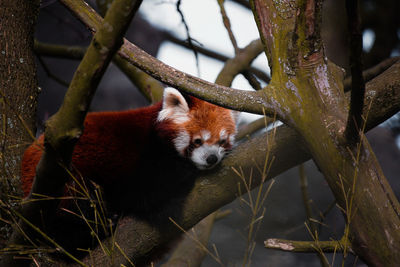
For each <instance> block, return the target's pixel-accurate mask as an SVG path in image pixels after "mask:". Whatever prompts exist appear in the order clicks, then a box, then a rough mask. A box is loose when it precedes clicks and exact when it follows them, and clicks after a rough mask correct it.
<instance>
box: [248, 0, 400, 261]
mask: <svg viewBox="0 0 400 267" xmlns="http://www.w3.org/2000/svg"><path fill="white" fill-rule="evenodd" d="M321 5H322V3H321V1H312V0H310V1H281V2H279V3H278V2H275V1H269V0H255V1H252V6H253V12H254V13H255V17H256V21H257V24H258V27H259V31H260V33H261V34H262V40H263V41H264V44H265V46H266V52H267V55H268V56H269V60H270V62H271V64H272V73H273V74H272V80H271V84H276V86H277V87H279V88H281V89H280V90H279V92H278V91H276V101H277V102H278V103H280V104H281V106H282V107H283V108H282V109H281V110H280V111H279V112H281V113H282V114H281V117H282V118H283V119H284V121H285V123H287V124H288V125H290V126H291V127H293V128H294V129H296V130H297V131H298V132H299V133H300V135H301V136H302V137H303V139H304V141H305V143H306V146H307V148H308V149H309V151H310V152H311V154H312V157H313V159H314V161H315V162H316V164H317V165H318V167H319V168H320V170H321V171H322V173H323V174H324V175H325V178H326V180H327V182H328V184H329V186H330V188H331V189H332V191H333V193H334V195H335V198H336V200H337V203H338V205H339V206H340V207H341V208H342V211H343V215H344V217H345V220H346V223H347V227H346V231H345V233H344V235H345V237H346V238H347V237H349V238H350V241H351V245H352V248H353V250H354V251H355V252H356V253H357V255H358V256H359V257H361V258H362V259H363V260H364V261H365V262H366V263H367V264H369V265H373V266H396V265H398V264H399V263H400V255H399V254H398V251H399V250H400V231H398V229H399V228H400V206H399V203H398V201H397V199H396V197H395V195H394V194H393V192H392V190H391V188H390V186H389V184H388V183H387V181H386V179H385V177H384V175H383V173H382V170H381V168H380V166H379V163H378V162H377V160H376V158H375V155H374V153H373V151H372V150H371V149H370V147H369V144H368V141H367V140H366V138H365V137H364V136H363V134H362V133H361V134H360V140H361V141H360V143H359V144H357V145H352V144H350V143H346V140H345V139H344V136H343V132H344V129H345V125H346V119H345V117H346V114H347V112H348V104H347V101H346V98H345V97H344V94H343V80H342V77H341V74H340V70H339V69H338V68H337V67H336V66H335V65H334V64H332V63H330V62H329V61H328V60H327V59H326V57H325V55H324V50H323V47H322V45H321V40H320V34H319V25H320V23H321V18H320V7H321ZM372 101H374V100H372Z"/></svg>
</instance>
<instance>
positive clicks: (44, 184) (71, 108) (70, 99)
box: [1, 0, 141, 266]
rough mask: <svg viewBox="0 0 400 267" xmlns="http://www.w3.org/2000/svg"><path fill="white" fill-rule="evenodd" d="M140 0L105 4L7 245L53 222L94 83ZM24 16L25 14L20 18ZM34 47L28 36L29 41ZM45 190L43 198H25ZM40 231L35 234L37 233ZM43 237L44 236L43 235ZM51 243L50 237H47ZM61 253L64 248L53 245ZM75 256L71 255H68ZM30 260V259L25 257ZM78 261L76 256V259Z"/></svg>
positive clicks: (8, 262) (49, 128)
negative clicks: (15, 228) (97, 29)
mask: <svg viewBox="0 0 400 267" xmlns="http://www.w3.org/2000/svg"><path fill="white" fill-rule="evenodd" d="M140 4H141V1H140V0H138V1H135V0H116V1H114V2H113V4H112V6H111V7H110V10H109V12H107V15H106V17H105V19H104V23H103V25H102V26H101V27H100V29H99V31H98V32H97V33H96V34H95V35H94V37H93V39H92V42H91V44H90V46H89V48H88V50H87V52H86V54H85V56H84V58H83V59H82V61H81V64H80V65H79V67H78V69H77V71H76V72H75V75H74V77H73V80H72V82H71V85H70V87H69V89H68V91H67V93H66V95H65V97H64V102H63V105H62V106H61V108H60V109H59V111H58V112H57V113H56V114H55V115H54V116H52V117H51V118H50V119H49V120H48V122H47V124H46V131H45V142H44V153H43V155H42V158H41V160H40V162H39V164H38V166H37V174H36V177H35V180H34V182H33V185H32V189H31V192H30V194H29V196H28V197H27V201H25V202H23V203H22V204H23V205H22V209H21V214H20V215H18V214H19V213H16V214H17V215H18V216H19V219H20V220H19V222H18V225H19V228H20V229H21V230H22V232H20V231H14V232H13V235H12V236H11V238H10V240H9V245H10V247H16V246H23V245H27V244H29V245H31V244H32V245H34V244H33V243H32V241H31V240H30V239H29V238H28V240H27V239H26V238H25V237H26V236H29V237H30V238H32V236H34V235H35V234H36V235H37V234H38V233H37V232H38V230H37V229H36V228H34V227H32V225H34V226H35V227H37V228H39V229H45V228H46V225H47V224H51V223H52V219H53V218H54V216H53V215H54V214H55V212H56V208H57V206H58V204H59V201H60V199H59V198H57V197H61V196H62V195H63V193H64V185H65V182H66V181H67V179H68V178H69V176H68V173H67V172H66V171H65V170H66V169H67V168H68V167H69V164H70V160H71V155H72V151H73V148H74V145H75V143H76V141H77V140H78V139H79V136H80V135H81V133H82V131H83V121H84V119H85V116H86V113H87V112H88V109H89V106H90V103H91V100H92V98H93V95H94V92H95V91H96V89H97V85H98V83H99V81H100V79H101V77H102V75H103V73H104V72H105V70H106V68H107V66H108V64H109V63H110V61H111V59H112V57H113V56H114V53H115V52H116V51H117V50H118V48H119V47H120V46H121V44H122V38H123V37H122V36H123V35H124V34H125V31H126V29H127V28H128V26H129V24H130V21H131V19H132V17H133V15H134V14H135V13H136V11H137V9H138V8H139V6H140ZM25 19H26V18H25ZM31 48H33V42H32V43H31ZM41 196H48V197H51V198H52V199H49V200H48V201H30V200H37V199H40V198H41ZM39 236H40V235H39ZM45 239H46V238H45ZM47 241H49V242H50V243H53V245H55V244H54V241H52V240H50V239H49V238H47ZM56 247H58V248H59V249H61V251H63V252H64V253H65V254H68V252H67V251H65V250H63V249H62V248H61V247H59V246H57V245H56ZM70 257H71V258H74V257H73V256H70ZM28 260H29V259H28ZM75 261H77V262H79V260H77V259H75ZM1 264H2V266H25V265H26V264H27V259H26V258H25V259H22V260H21V259H15V258H14V255H13V254H8V255H6V256H5V257H4V258H3V261H2V262H1Z"/></svg>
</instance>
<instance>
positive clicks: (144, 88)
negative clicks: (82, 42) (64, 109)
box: [34, 40, 164, 102]
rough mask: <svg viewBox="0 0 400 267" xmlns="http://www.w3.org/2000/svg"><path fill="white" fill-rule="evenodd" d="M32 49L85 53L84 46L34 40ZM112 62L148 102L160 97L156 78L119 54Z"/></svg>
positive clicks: (63, 55)
mask: <svg viewBox="0 0 400 267" xmlns="http://www.w3.org/2000/svg"><path fill="white" fill-rule="evenodd" d="M34 49H35V52H36V53H37V54H39V55H43V56H49V57H58V58H67V59H82V58H83V56H84V55H85V53H86V47H81V46H65V45H56V44H47V43H42V42H39V41H36V40H35V46H34ZM113 62H114V63H115V64H116V65H117V66H118V68H119V69H120V70H121V71H122V72H123V73H124V74H125V75H126V76H127V77H128V78H129V80H130V81H131V82H132V83H133V84H134V85H135V86H136V87H137V88H138V89H139V91H140V92H141V93H142V94H143V95H144V96H145V97H146V99H147V100H148V101H149V102H157V101H159V100H160V99H161V98H162V93H163V90H164V87H163V86H162V85H161V83H160V82H158V81H157V80H156V79H154V78H152V77H151V76H149V75H147V74H146V73H144V72H143V71H141V70H139V69H138V68H136V67H135V66H133V65H132V64H130V63H129V62H128V61H126V60H124V59H122V58H121V57H120V56H119V55H115V56H114V58H113Z"/></svg>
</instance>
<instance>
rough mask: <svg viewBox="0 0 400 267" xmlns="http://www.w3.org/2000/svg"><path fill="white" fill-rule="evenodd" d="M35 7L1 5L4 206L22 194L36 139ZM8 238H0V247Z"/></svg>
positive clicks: (0, 191)
mask: <svg viewBox="0 0 400 267" xmlns="http://www.w3.org/2000/svg"><path fill="white" fill-rule="evenodd" d="M38 7H39V0H30V1H27V0H2V1H0V18H1V19H0V109H1V115H0V116H1V119H0V135H1V137H0V140H1V141H0V149H1V150H0V200H2V201H3V202H4V205H6V206H7V205H9V204H11V203H10V201H11V200H10V198H9V196H10V195H20V193H21V191H20V186H19V173H20V171H19V169H20V160H21V156H22V154H23V152H24V150H25V148H26V147H27V145H29V144H30V143H32V137H34V135H35V118H36V102H37V96H38V93H39V88H38V83H37V79H36V65H35V61H34V56H33V32H34V26H35V23H36V17H37V13H38ZM1 211H2V212H3V211H4V210H3V209H1ZM1 216H2V217H3V216H4V214H3V213H2V214H1ZM1 224H3V222H1ZM2 226H3V225H0V228H1V229H2V230H4V229H7V227H5V228H3V227H2ZM8 234H9V233H7V232H2V233H1V234H0V247H2V245H4V244H3V241H4V240H3V239H7V237H8Z"/></svg>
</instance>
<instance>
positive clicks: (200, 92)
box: [60, 0, 276, 115]
mask: <svg viewBox="0 0 400 267" xmlns="http://www.w3.org/2000/svg"><path fill="white" fill-rule="evenodd" d="M60 1H61V3H63V4H64V5H65V6H66V7H67V8H68V9H69V10H70V11H71V12H72V13H73V14H75V15H76V16H77V17H78V18H79V19H80V20H81V21H82V22H83V23H84V24H85V25H87V26H88V27H89V28H90V29H91V30H92V31H93V32H95V31H96V29H97V28H98V26H99V25H100V24H101V21H102V19H101V17H100V16H99V15H98V14H97V13H96V12H95V11H94V10H93V9H92V8H90V7H89V6H88V5H86V3H85V2H84V1H82V0H60ZM118 54H119V55H120V56H121V57H122V58H124V59H126V60H128V61H129V62H130V63H132V64H133V65H135V66H136V67H138V68H139V69H141V70H143V71H144V72H146V73H147V74H149V75H151V76H152V77H154V78H156V79H157V80H159V81H162V82H164V83H166V84H168V85H170V86H173V87H175V88H177V89H180V90H182V91H184V92H186V93H188V94H190V95H193V96H196V97H198V98H200V99H203V100H206V101H208V102H211V103H214V104H217V105H220V106H223V107H226V108H231V109H235V110H239V111H247V112H250V113H257V114H264V113H265V114H271V115H272V114H274V113H276V112H275V109H276V107H275V106H274V104H275V103H273V102H272V103H270V102H268V100H269V99H268V97H265V96H264V95H263V94H262V93H259V92H251V91H244V90H236V89H232V88H229V87H226V86H221V85H216V84H213V83H210V82H207V81H204V80H202V79H199V78H196V77H194V76H192V75H189V74H186V73H184V72H181V71H179V70H177V69H174V68H172V67H170V66H168V65H166V64H164V63H162V62H161V61H159V60H157V59H155V58H154V57H152V56H150V55H149V54H147V53H146V52H144V51H143V50H141V49H140V48H138V47H137V46H135V45H134V44H132V43H130V42H129V41H127V40H125V41H124V45H123V46H122V47H121V49H120V51H119V52H118Z"/></svg>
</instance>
